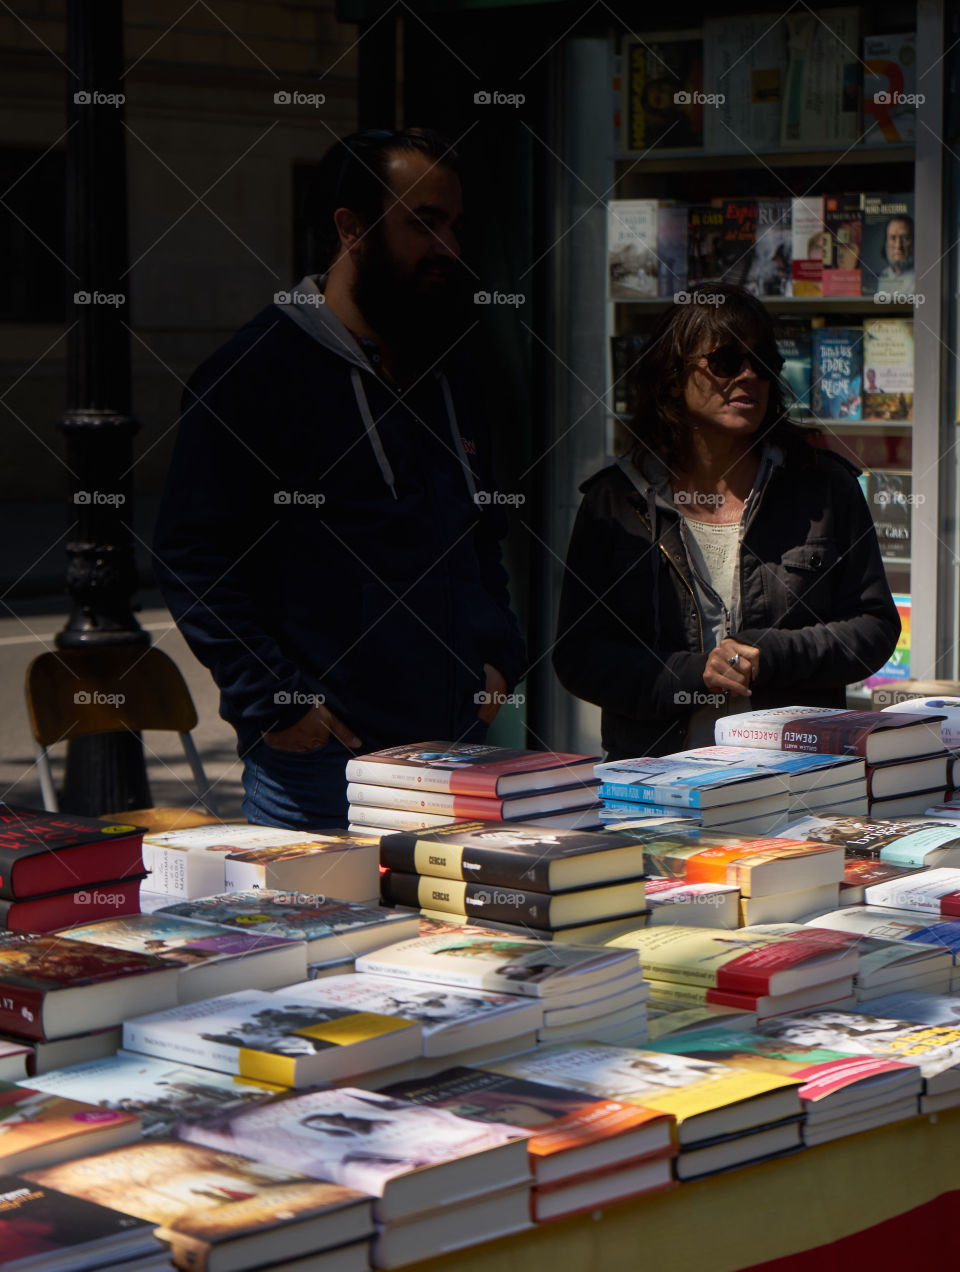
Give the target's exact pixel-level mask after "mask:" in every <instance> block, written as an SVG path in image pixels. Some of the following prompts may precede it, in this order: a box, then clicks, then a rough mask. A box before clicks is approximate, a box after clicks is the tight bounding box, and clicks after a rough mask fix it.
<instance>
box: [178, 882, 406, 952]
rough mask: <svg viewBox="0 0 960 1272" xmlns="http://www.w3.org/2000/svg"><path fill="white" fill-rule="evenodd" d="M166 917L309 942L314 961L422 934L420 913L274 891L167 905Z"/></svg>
mask: <svg viewBox="0 0 960 1272" xmlns="http://www.w3.org/2000/svg"><path fill="white" fill-rule="evenodd" d="M161 914H162V915H163V916H165V917H170V918H179V919H183V920H193V921H204V922H207V923H216V924H220V925H221V926H223V927H228V928H236V929H239V930H240V931H241V932H246V933H250V934H252V935H255V936H266V937H285V938H286V939H288V940H301V941H305V942H306V945H307V961H308V962H310V963H315V962H323V961H327V960H329V959H332V958H339V957H341V956H343V957H349V958H356V956H357V955H358V954H366V953H368V952H369V951H370V950H375V949H379V948H380V946H381V945H391V944H392V943H393V942H394V941H405V940H408V939H409V938H410V937H412V936H419V934H420V933H419V927H418V925H417V917H416V915H406V914H393V913H391V912H390V911H389V910H384V909H383V908H382V907H380V906H373V905H360V904H358V903H357V902H354V901H334V900H329V899H327V900H325V899H323V898H321V897H315V896H308V895H305V894H303V893H299V892H278V891H276V890H270V889H261V890H254V891H251V892H227V893H223V894H221V895H220V896H211V897H201V898H200V899H198V900H196V901H182V902H179V903H176V904H174V905H169V906H166V907H165V908H164V909H163V910H162V911H161Z"/></svg>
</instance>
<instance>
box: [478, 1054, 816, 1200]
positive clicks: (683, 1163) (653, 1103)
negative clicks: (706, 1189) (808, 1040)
mask: <svg viewBox="0 0 960 1272" xmlns="http://www.w3.org/2000/svg"><path fill="white" fill-rule="evenodd" d="M488 1067H490V1068H492V1069H493V1070H494V1071H495V1072H496V1073H504V1074H507V1075H509V1076H511V1077H515V1078H523V1079H525V1080H526V1081H531V1082H542V1083H544V1084H545V1085H547V1086H558V1087H564V1088H572V1089H574V1090H577V1091H584V1092H586V1093H587V1094H588V1095H592V1096H594V1097H595V1098H597V1099H607V1100H615V1101H617V1102H618V1103H623V1104H639V1105H642V1106H643V1107H644V1108H649V1109H654V1110H656V1111H658V1112H661V1113H670V1114H672V1115H673V1116H674V1117H675V1118H676V1120H677V1140H678V1145H679V1153H678V1155H677V1157H676V1159H675V1170H676V1174H677V1178H678V1179H693V1178H697V1177H699V1176H701V1175H709V1174H713V1173H714V1172H716V1171H718V1170H725V1169H727V1168H729V1167H730V1166H734V1165H742V1164H744V1163H745V1162H750V1161H760V1160H764V1159H766V1158H768V1157H773V1156H776V1155H777V1154H779V1153H783V1152H790V1151H791V1150H793V1149H796V1148H797V1147H798V1146H799V1145H800V1144H801V1143H802V1139H801V1123H802V1120H803V1109H802V1105H801V1103H800V1097H799V1094H798V1092H799V1088H800V1086H801V1083H800V1082H799V1081H798V1080H797V1079H795V1078H791V1077H783V1076H780V1075H778V1074H773V1073H756V1072H748V1071H747V1070H745V1069H735V1068H732V1067H731V1066H729V1065H720V1064H709V1063H707V1062H705V1061H703V1060H693V1059H688V1058H687V1057H685V1056H667V1055H663V1054H661V1053H659V1052H656V1051H650V1050H632V1049H628V1048H626V1047H611V1046H604V1045H602V1044H600V1043H584V1044H583V1045H581V1046H560V1047H544V1048H541V1049H540V1050H538V1051H534V1052H531V1053H530V1054H529V1055H525V1056H517V1057H515V1058H514V1059H512V1060H505V1061H500V1062H498V1063H497V1064H494V1065H490V1066H488Z"/></svg>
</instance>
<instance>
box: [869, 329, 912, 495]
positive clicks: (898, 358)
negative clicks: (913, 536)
mask: <svg viewBox="0 0 960 1272" xmlns="http://www.w3.org/2000/svg"><path fill="white" fill-rule="evenodd" d="M863 418H864V419H865V420H912V419H913V319H912V318H865V319H864V320H863ZM907 493H908V494H909V491H908V492H907Z"/></svg>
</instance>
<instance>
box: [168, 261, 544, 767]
mask: <svg viewBox="0 0 960 1272" xmlns="http://www.w3.org/2000/svg"><path fill="white" fill-rule="evenodd" d="M319 281H321V280H314V279H313V278H306V279H304V280H303V282H302V283H300V284H299V285H298V287H297V288H296V289H294V291H293V293H292V295H291V301H290V303H289V304H282V305H271V306H269V307H268V308H266V309H264V310H262V311H261V312H260V313H259V314H257V315H256V317H254V318H253V319H252V320H251V321H250V322H248V323H247V324H246V325H245V326H244V327H242V328H241V329H240V331H238V332H237V334H236V335H235V336H234V337H233V338H232V339H231V340H229V341H228V342H227V343H226V344H225V345H224V346H223V347H222V348H221V349H219V350H218V351H217V352H216V353H215V354H214V355H213V356H212V357H211V358H209V359H208V360H207V361H206V362H205V363H204V364H203V365H202V366H201V367H200V368H199V370H198V371H197V372H196V373H195V374H194V376H193V377H192V379H191V380H190V383H189V385H188V387H187V389H186V391H185V394H184V399H183V408H182V411H183V413H182V417H181V420H180V424H179V429H178V434H177V439H176V445H175V449H174V454H173V460H172V463H171V466H170V471H169V474H168V478H167V484H166V489H165V492H164V497H163V501H162V505H161V509H160V515H159V520H158V525H157V534H156V569H157V576H158V579H159V582H160V586H161V588H162V590H163V594H164V597H165V598H166V601H167V603H168V605H169V606H170V610H171V612H172V614H173V616H174V618H175V620H176V622H177V625H178V626H179V628H180V630H181V631H182V632H183V634H184V636H185V637H186V640H187V642H188V643H189V645H190V647H191V649H192V650H193V652H194V653H195V654H196V655H197V657H198V658H199V659H200V661H201V662H203V663H204V664H205V665H206V666H207V667H209V668H210V670H211V672H212V673H213V676H214V679H215V680H216V682H217V684H218V686H219V688H220V694H221V706H220V710H221V714H222V715H223V717H224V719H225V720H228V721H229V722H230V723H231V724H232V725H233V726H234V727H235V728H236V730H237V734H238V740H239V750H240V753H241V754H244V753H245V752H246V751H247V750H249V749H250V748H251V747H252V746H254V745H255V744H256V743H257V742H259V741H260V738H261V735H262V734H263V733H264V732H268V731H273V730H278V729H284V728H287V727H289V726H290V725H292V724H294V723H296V721H297V720H299V719H300V718H301V717H302V716H303V715H305V714H306V712H307V710H308V709H309V706H310V702H311V701H312V700H313V696H316V695H323V700H324V701H325V703H326V705H327V706H328V707H329V708H330V709H331V710H332V711H333V712H334V713H335V714H336V715H337V716H339V717H340V718H341V719H342V720H344V721H345V722H346V724H347V725H349V727H350V728H352V729H353V731H354V732H355V733H356V734H357V735H358V736H359V737H360V738H361V740H362V743H363V748H364V749H365V750H370V749H376V748H380V747H384V746H388V745H394V744H397V743H401V742H410V741H422V740H426V739H433V738H437V739H448V738H449V739H458V738H460V737H461V736H463V735H464V734H465V733H466V732H467V731H468V730H470V729H471V728H472V727H474V726H475V725H476V719H477V710H478V706H477V703H476V701H475V699H474V695H475V694H476V693H477V692H478V691H480V690H482V689H483V687H484V673H483V664H484V663H491V664H493V665H494V666H495V667H497V668H499V670H500V671H501V672H502V673H503V675H504V676H505V678H506V680H507V682H508V684H510V685H513V684H515V683H516V681H517V680H518V679H519V678H520V676H521V675H522V673H523V670H524V649H523V642H522V639H521V637H520V633H519V629H518V627H517V623H516V620H515V618H514V616H513V614H512V613H511V611H510V608H509V597H508V594H507V579H506V573H505V571H504V569H503V567H502V565H501V561H500V550H499V543H498V540H499V539H500V538H501V537H502V536H503V534H504V532H505V529H506V525H505V518H504V515H503V510H502V506H501V505H498V504H497V503H496V502H495V501H493V500H491V498H490V496H491V495H492V494H493V492H494V491H495V486H494V484H493V477H492V473H491V469H490V461H489V447H488V441H487V437H486V429H485V424H484V421H483V420H482V418H481V415H480V411H479V404H478V396H479V395H478V392H477V388H478V386H477V385H476V383H475V382H469V381H466V382H464V381H463V380H460V381H458V380H457V378H456V376H455V374H454V372H453V371H452V370H451V371H450V379H449V380H448V379H447V376H446V375H444V374H442V373H440V372H439V371H437V370H434V371H432V372H430V373H428V374H427V375H425V376H424V377H423V378H422V379H421V380H420V381H419V382H418V383H417V384H415V385H414V386H413V387H412V388H411V389H409V390H408V391H407V392H406V393H405V394H404V395H403V397H402V398H398V396H397V394H396V393H395V392H394V390H393V389H391V387H390V386H389V385H388V384H387V383H385V381H384V380H383V379H382V378H381V377H380V376H379V375H378V374H377V372H376V370H375V369H374V367H373V366H372V365H371V363H370V361H369V360H368V359H367V358H366V357H365V356H364V354H363V353H362V351H361V350H360V348H359V346H358V344H357V342H356V340H355V339H354V338H353V336H352V335H351V334H350V333H349V332H348V331H347V329H346V328H345V327H344V326H343V324H342V323H341V322H340V321H339V320H338V319H337V318H336V316H335V315H334V314H333V313H332V312H331V311H329V310H327V309H326V307H325V306H324V305H323V303H322V293H321V292H320V287H319Z"/></svg>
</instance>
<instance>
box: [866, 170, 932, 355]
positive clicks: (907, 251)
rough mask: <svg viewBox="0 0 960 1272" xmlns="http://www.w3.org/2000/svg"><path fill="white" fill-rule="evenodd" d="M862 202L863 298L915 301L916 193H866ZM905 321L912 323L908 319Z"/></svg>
mask: <svg viewBox="0 0 960 1272" xmlns="http://www.w3.org/2000/svg"><path fill="white" fill-rule="evenodd" d="M861 199H862V203H863V247H862V250H861V262H862V267H863V268H862V275H861V277H862V284H863V295H864V296H871V297H873V298H874V299H876V300H878V301H880V302H882V301H891V300H893V299H894V298H896V299H897V300H905V299H907V298H908V297H910V298H912V297H913V296H914V294H915V293H916V290H917V286H916V272H915V269H914V262H913V251H914V216H913V192H912V191H910V192H906V193H901V194H864V195H862V196H861ZM921 303H922V302H921ZM903 321H905V322H907V323H910V319H909V318H907V319H904V320H903ZM911 347H912V339H911ZM912 369H913V368H912V365H911V371H912Z"/></svg>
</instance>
